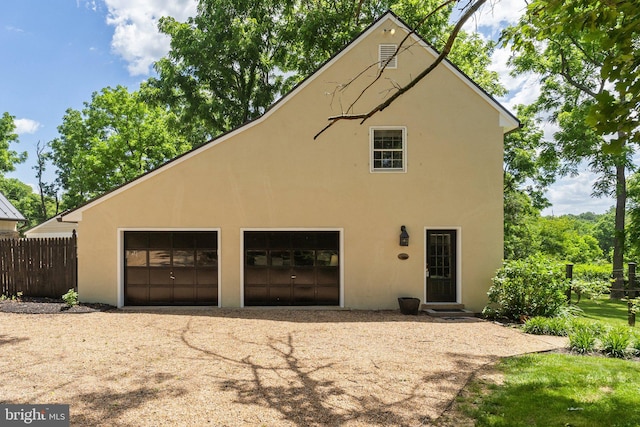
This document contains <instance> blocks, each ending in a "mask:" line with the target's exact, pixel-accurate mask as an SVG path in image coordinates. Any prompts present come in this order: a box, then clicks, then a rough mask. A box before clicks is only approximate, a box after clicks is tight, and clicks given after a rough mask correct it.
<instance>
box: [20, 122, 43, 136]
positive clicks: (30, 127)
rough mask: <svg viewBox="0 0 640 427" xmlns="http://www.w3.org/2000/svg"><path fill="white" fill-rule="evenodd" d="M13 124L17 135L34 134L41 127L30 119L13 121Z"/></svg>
mask: <svg viewBox="0 0 640 427" xmlns="http://www.w3.org/2000/svg"><path fill="white" fill-rule="evenodd" d="M13 124H15V125H16V133H17V134H18V135H24V134H29V133H36V132H37V131H38V129H40V127H41V126H42V125H41V124H40V123H38V122H36V121H35V120H31V119H15V120H14V121H13Z"/></svg>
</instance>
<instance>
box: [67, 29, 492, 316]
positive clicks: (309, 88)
mask: <svg viewBox="0 0 640 427" xmlns="http://www.w3.org/2000/svg"><path fill="white" fill-rule="evenodd" d="M390 22H391V23H394V22H395V21H393V20H391V21H390ZM403 35H404V31H403V30H402V29H401V28H398V30H397V31H396V33H395V39H397V40H398V41H399V40H400V39H401V37H403ZM388 42H389V39H388V37H385V36H383V35H382V32H381V31H376V32H373V33H371V34H369V35H368V36H367V37H365V38H364V39H363V40H359V41H358V43H357V45H356V46H354V47H353V48H351V49H349V50H348V51H346V52H345V53H343V54H342V56H340V57H339V58H338V59H337V60H336V61H335V62H333V63H330V64H329V66H328V67H326V68H325V69H323V70H322V72H321V74H320V75H318V76H316V77H315V78H313V79H310V80H309V81H307V82H306V83H305V84H304V85H303V87H302V88H301V89H300V90H299V91H298V92H296V93H294V94H293V96H289V97H288V98H286V99H285V100H284V102H281V103H280V104H279V105H278V106H277V108H274V109H273V110H272V111H270V112H269V113H268V115H267V116H266V118H264V119H261V120H258V121H256V122H253V123H252V124H250V125H248V126H245V127H243V128H241V129H240V130H239V131H236V132H232V133H231V134H229V135H228V136H226V137H223V138H221V139H219V140H217V141H214V142H212V143H210V144H209V145H207V146H206V147H203V148H201V149H199V150H197V153H195V154H193V155H188V156H185V158H183V159H180V160H179V161H175V162H173V163H171V164H169V165H167V166H165V167H164V168H161V170H160V171H159V173H152V174H149V175H148V176H147V177H144V178H143V179H140V180H138V181H136V182H135V183H134V184H135V185H129V186H127V187H126V188H125V189H124V190H123V191H119V192H115V193H114V194H113V195H111V196H109V197H105V198H103V200H101V201H100V203H96V204H93V205H91V204H90V205H89V207H87V208H86V209H84V210H82V212H81V221H80V222H79V230H78V233H79V235H80V236H82V238H81V239H80V240H79V243H78V246H79V248H78V251H79V271H78V277H79V297H80V299H81V300H83V301H100V302H106V303H110V304H114V305H117V304H121V303H122V298H121V293H122V291H123V272H122V271H123V270H122V269H123V267H122V262H123V261H122V260H123V253H122V251H123V249H122V241H121V239H122V233H123V231H124V230H129V229H158V230H163V229H196V230H198V229H219V233H220V237H219V240H220V247H219V249H218V253H219V271H220V285H219V286H220V289H221V291H220V296H221V298H220V300H219V303H220V305H221V306H224V307H238V306H241V305H242V299H241V295H242V287H243V280H242V279H243V277H242V275H243V257H242V251H241V246H242V230H243V229H332V230H340V231H341V237H342V239H343V245H344V246H343V250H342V253H341V262H342V269H343V283H342V290H343V294H344V301H343V302H344V306H345V307H348V308H357V309H392V308H397V301H396V298H397V297H399V296H415V297H419V298H420V299H422V300H424V298H425V230H426V229H427V228H455V229H456V230H458V240H459V242H460V246H459V247H458V250H459V254H458V259H459V264H458V267H459V272H460V274H459V277H458V280H459V281H460V283H459V284H460V291H459V295H458V299H459V302H461V303H463V304H465V305H466V306H467V307H468V308H470V309H472V310H480V309H482V306H484V304H485V303H486V291H487V289H488V288H489V286H490V278H491V276H492V275H493V273H494V272H495V269H496V268H498V267H499V266H500V263H501V259H502V233H503V212H502V156H503V147H502V140H503V129H502V128H500V127H499V122H500V112H499V111H497V110H496V108H495V107H494V106H492V105H490V104H489V103H488V102H487V100H486V99H484V98H482V97H481V96H478V94H477V93H476V91H474V89H473V88H472V87H470V86H469V85H468V84H465V83H464V82H463V81H462V80H461V79H460V78H459V76H456V75H454V74H453V73H452V72H451V71H450V70H448V69H447V68H445V67H444V66H443V67H439V68H438V69H437V70H436V71H435V72H434V73H432V75H430V76H428V77H427V78H426V79H425V80H423V81H422V82H420V83H419V84H418V85H417V86H416V87H415V88H413V89H412V90H411V91H409V92H408V93H406V94H405V95H403V96H402V97H401V98H400V99H399V100H397V101H396V102H395V103H393V104H392V105H391V106H390V107H388V108H387V109H385V110H384V111H382V112H380V113H378V114H376V115H375V116H373V117H372V118H371V119H370V120H368V121H367V122H366V123H365V124H363V125H360V124H359V123H358V122H356V121H351V122H346V121H345V122H341V123H338V124H336V125H335V126H333V127H331V128H330V129H329V130H327V131H326V132H325V133H323V134H322V135H321V136H320V137H319V138H318V139H317V140H315V141H314V140H313V136H314V135H315V134H316V133H317V132H318V131H319V130H320V129H322V128H323V127H324V126H325V125H326V124H327V118H328V117H329V116H333V115H336V114H338V113H340V111H339V109H337V108H338V104H337V103H336V101H337V98H335V97H334V102H333V104H332V103H331V102H330V101H331V95H328V93H330V92H331V91H333V90H334V89H335V87H336V82H345V81H348V79H349V78H350V77H352V76H353V75H354V74H355V73H356V72H358V71H360V70H361V69H363V68H364V67H366V66H369V65H370V64H371V63H373V62H375V61H376V60H377V56H376V55H377V51H378V50H377V49H378V44H380V43H388ZM432 59H433V57H432V56H431V55H430V53H429V52H428V51H426V50H425V49H423V48H420V47H419V46H416V47H415V48H412V50H411V52H410V53H409V52H406V53H403V54H401V55H400V57H399V60H398V64H399V65H398V69H397V70H386V71H385V74H384V75H385V76H386V77H388V78H390V79H393V80H395V81H400V82H402V81H406V80H407V79H408V78H409V76H411V75H416V74H417V72H418V71H419V69H421V68H422V67H423V66H424V64H426V63H428V62H429V61H430V60H432ZM371 72H372V73H373V72H377V67H375V68H372V69H371ZM362 84H364V82H362V83H360V82H355V83H352V86H350V87H349V88H348V90H347V91H346V96H344V97H343V99H342V103H343V105H348V102H349V99H353V98H350V97H353V96H357V95H358V94H359V93H360V88H359V87H358V85H362ZM386 85H388V82H387V81H386V80H384V79H382V80H381V82H380V83H379V84H378V87H374V88H373V89H372V90H371V91H370V92H369V93H368V94H367V95H366V96H365V97H364V98H363V99H362V100H361V101H359V102H358V104H357V105H358V106H359V105H362V108H361V109H359V110H356V112H362V111H364V109H365V106H367V107H370V106H372V105H377V104H378V103H379V102H380V101H381V100H383V98H384V96H381V94H384V88H385V87H386ZM376 126H398V127H404V128H406V133H407V140H406V144H407V148H406V159H407V165H406V172H405V173H395V172H389V173H372V172H371V171H370V137H369V132H370V128H371V127H376ZM401 225H406V227H407V230H408V232H409V234H410V236H411V237H410V245H409V246H408V247H400V246H399V245H398V235H399V233H400V226H401ZM400 252H404V253H407V254H408V255H409V259H407V260H400V259H398V254H399V253H400ZM119 295H120V299H118V297H119Z"/></svg>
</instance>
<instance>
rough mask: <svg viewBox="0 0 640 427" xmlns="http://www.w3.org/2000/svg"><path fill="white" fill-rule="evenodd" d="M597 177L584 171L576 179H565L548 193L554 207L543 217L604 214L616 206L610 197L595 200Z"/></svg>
mask: <svg viewBox="0 0 640 427" xmlns="http://www.w3.org/2000/svg"><path fill="white" fill-rule="evenodd" d="M596 179H597V176H596V175H595V174H593V173H591V172H588V171H582V172H581V173H580V174H579V175H577V176H575V177H565V178H562V179H560V180H558V182H557V183H556V184H554V185H553V186H551V188H549V191H547V197H548V199H549V202H551V204H552V207H550V208H547V209H545V210H544V211H542V214H543V215H564V214H569V213H570V214H580V213H583V212H595V213H597V214H601V213H604V212H606V211H608V210H609V208H611V206H613V205H614V204H615V200H613V199H612V198H610V197H602V198H593V197H591V193H592V192H593V183H594V182H595V181H596Z"/></svg>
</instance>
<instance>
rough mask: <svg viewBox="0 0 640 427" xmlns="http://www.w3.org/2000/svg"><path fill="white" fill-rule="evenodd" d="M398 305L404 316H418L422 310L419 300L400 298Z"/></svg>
mask: <svg viewBox="0 0 640 427" xmlns="http://www.w3.org/2000/svg"><path fill="white" fill-rule="evenodd" d="M398 305H400V312H401V313H402V314H412V315H416V314H418V309H419V308H420V299H419V298H410V297H400V298H398Z"/></svg>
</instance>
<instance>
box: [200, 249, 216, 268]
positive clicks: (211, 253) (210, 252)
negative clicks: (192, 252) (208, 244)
mask: <svg viewBox="0 0 640 427" xmlns="http://www.w3.org/2000/svg"><path fill="white" fill-rule="evenodd" d="M196 263H197V265H198V267H215V266H217V265H218V252H217V251H216V250H214V249H204V250H199V251H197V252H196Z"/></svg>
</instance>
